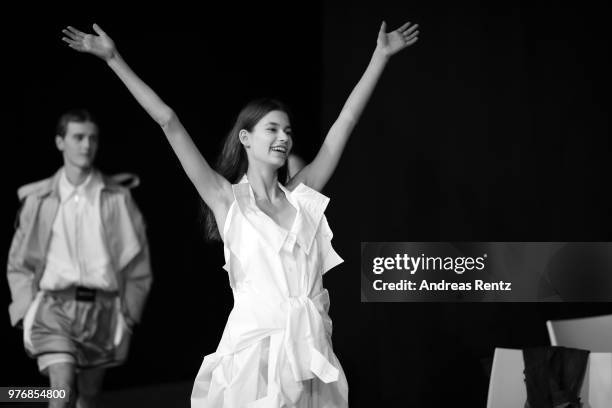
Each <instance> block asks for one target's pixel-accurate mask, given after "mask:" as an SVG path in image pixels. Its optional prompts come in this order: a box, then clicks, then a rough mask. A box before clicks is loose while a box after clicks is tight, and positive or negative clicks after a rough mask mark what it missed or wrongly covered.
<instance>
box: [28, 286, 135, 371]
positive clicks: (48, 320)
mask: <svg viewBox="0 0 612 408" xmlns="http://www.w3.org/2000/svg"><path fill="white" fill-rule="evenodd" d="M23 328H24V330H23V340H24V346H25V349H26V351H27V352H28V354H29V355H30V356H31V357H33V358H36V359H37V360H38V367H39V370H40V371H41V372H42V373H44V374H47V368H48V367H49V366H50V365H52V364H55V363H60V362H62V363H72V364H74V365H75V366H76V367H77V369H89V368H98V367H110V366H114V365H119V364H121V363H123V362H124V361H125V359H126V358H127V352H128V347H129V340H130V334H131V332H130V329H129V328H128V326H127V324H126V322H125V319H124V318H123V315H122V314H121V308H120V301H119V297H118V296H117V294H116V293H111V292H104V291H100V290H96V291H93V290H90V289H78V290H77V288H75V287H71V288H68V289H64V290H60V291H41V292H39V293H38V294H37V295H36V297H35V299H34V301H33V302H32V304H31V305H30V308H29V309H28V312H27V314H26V316H25V318H24V322H23Z"/></svg>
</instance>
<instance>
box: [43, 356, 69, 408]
mask: <svg viewBox="0 0 612 408" xmlns="http://www.w3.org/2000/svg"><path fill="white" fill-rule="evenodd" d="M48 370H49V380H50V383H51V387H57V388H61V389H63V390H66V393H67V394H68V396H69V397H70V398H69V400H68V401H63V400H50V402H49V407H50V408H72V407H74V402H75V401H76V398H75V397H76V396H75V391H76V390H75V387H74V384H75V383H74V377H75V374H74V364H72V363H55V364H51V365H50V366H49V368H48Z"/></svg>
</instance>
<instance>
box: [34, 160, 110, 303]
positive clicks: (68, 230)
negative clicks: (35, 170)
mask: <svg viewBox="0 0 612 408" xmlns="http://www.w3.org/2000/svg"><path fill="white" fill-rule="evenodd" d="M103 187H104V183H103V181H102V179H101V177H100V176H99V174H97V173H94V172H92V173H91V174H90V175H89V176H88V177H87V179H86V180H85V181H84V182H83V183H81V184H80V185H78V186H74V185H72V184H70V182H69V181H68V178H67V177H66V173H65V172H64V171H62V174H61V176H60V180H59V193H60V206H59V209H58V213H57V216H56V218H55V220H54V222H53V228H52V233H51V239H50V242H49V251H48V252H47V263H46V266H45V271H44V274H43V276H42V279H41V281H40V288H41V289H43V290H60V289H65V288H67V287H70V286H86V287H90V288H96V289H103V290H108V291H115V290H117V289H118V286H117V281H116V278H115V274H114V271H113V267H112V262H111V258H110V256H109V254H108V250H107V248H106V245H105V243H104V230H103V225H102V221H101V216H100V192H101V191H102V188H103Z"/></svg>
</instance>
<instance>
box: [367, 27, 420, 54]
mask: <svg viewBox="0 0 612 408" xmlns="http://www.w3.org/2000/svg"><path fill="white" fill-rule="evenodd" d="M418 27H419V25H418V24H412V25H411V24H410V23H409V22H408V23H406V24H404V25H403V26H401V27H400V28H398V29H397V30H394V31H391V32H390V33H387V32H386V29H387V23H385V22H384V21H383V23H382V25H381V26H380V31H379V32H378V40H377V41H376V49H377V50H378V51H380V52H381V53H382V54H383V55H385V56H386V57H390V56H392V55H393V54H395V53H397V52H399V51H401V50H403V49H404V48H406V47H409V46H411V45H412V44H414V43H415V42H417V40H418V39H419V37H418V36H419V32H418V31H417V28H418Z"/></svg>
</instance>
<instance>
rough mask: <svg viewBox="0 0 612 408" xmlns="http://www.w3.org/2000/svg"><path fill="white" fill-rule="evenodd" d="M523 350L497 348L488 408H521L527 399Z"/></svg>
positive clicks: (490, 383) (492, 369) (490, 382)
mask: <svg viewBox="0 0 612 408" xmlns="http://www.w3.org/2000/svg"><path fill="white" fill-rule="evenodd" d="M524 370H525V363H524V362H523V351H522V350H514V349H504V348H496V349H495V355H494V356H493V367H492V368H491V379H490V381H489V395H488V397H487V408H519V407H523V406H524V405H525V401H527V390H526V389H525V382H524V380H523V378H524V377H523V371H524Z"/></svg>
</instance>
